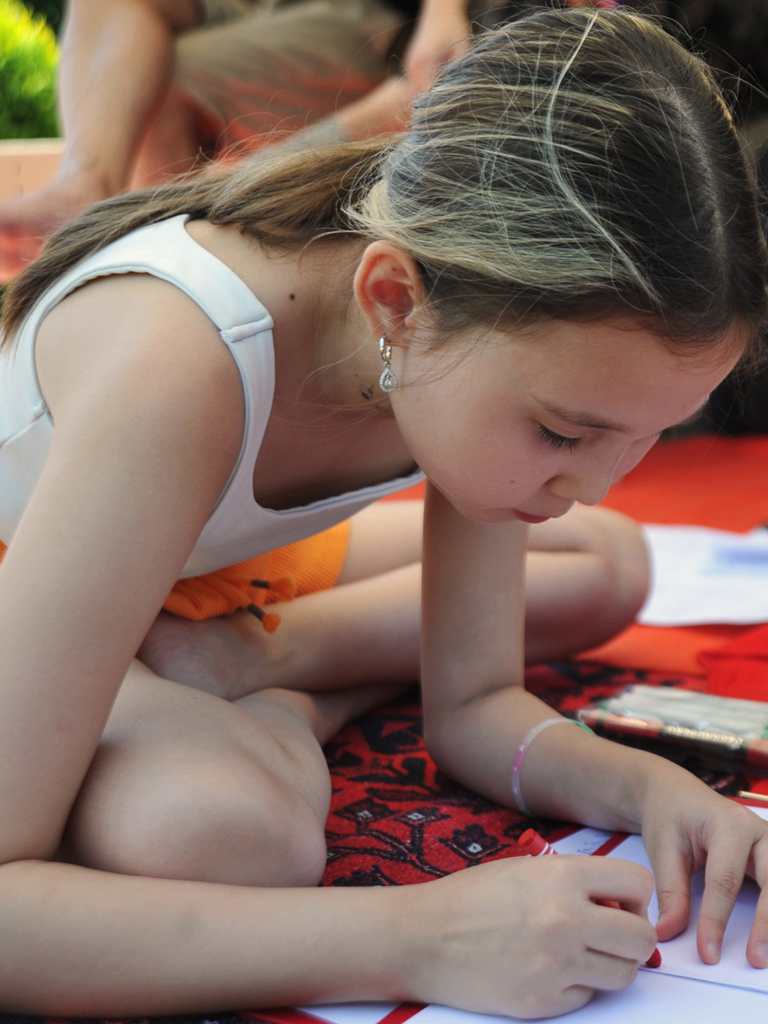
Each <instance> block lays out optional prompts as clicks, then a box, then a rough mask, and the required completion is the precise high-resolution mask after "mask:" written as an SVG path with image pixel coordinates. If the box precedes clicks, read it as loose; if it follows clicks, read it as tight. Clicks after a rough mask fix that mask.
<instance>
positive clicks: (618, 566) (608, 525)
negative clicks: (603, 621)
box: [599, 509, 651, 625]
mask: <svg viewBox="0 0 768 1024" xmlns="http://www.w3.org/2000/svg"><path fill="white" fill-rule="evenodd" d="M601 511H602V512H603V513H605V516H604V519H603V527H604V530H605V532H604V534H603V537H602V538H601V550H600V552H599V554H600V555H601V557H602V558H603V560H604V562H605V567H606V576H607V578H608V588H607V589H608V591H609V594H608V600H609V602H610V607H612V608H613V610H614V614H615V615H616V616H617V617H620V618H621V619H622V620H624V622H625V624H626V625H629V623H630V622H633V621H634V619H635V618H636V617H637V614H638V613H639V611H640V609H641V608H642V607H643V605H644V604H645V601H646V598H647V597H648V591H649V588H650V585H651V562H650V553H649V551H648V545H647V544H646V541H645V537H644V535H643V530H642V527H641V526H640V524H639V523H636V522H635V521H634V520H632V519H629V518H628V517H627V516H624V515H621V513H619V512H613V511H611V510H610V509H601Z"/></svg>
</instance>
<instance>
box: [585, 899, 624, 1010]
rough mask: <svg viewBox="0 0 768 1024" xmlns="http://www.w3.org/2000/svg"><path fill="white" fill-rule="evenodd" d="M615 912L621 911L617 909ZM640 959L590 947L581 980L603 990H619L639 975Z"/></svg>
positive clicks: (591, 986)
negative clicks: (615, 954) (598, 950)
mask: <svg viewBox="0 0 768 1024" xmlns="http://www.w3.org/2000/svg"><path fill="white" fill-rule="evenodd" d="M614 913H615V914H618V913H621V911H618V910H615V911H614ZM637 969H638V961H637V960H635V959H628V958H624V957H620V956H612V955H611V954H610V953H603V952H597V951H595V950H593V949H588V950H587V953H586V960H585V963H584V968H583V972H580V973H581V977H580V979H579V980H580V981H581V982H582V984H585V985H588V986H589V987H590V988H596V989H600V990H602V991H603V992H617V991H618V990H619V989H622V988H626V987H627V985H631V984H632V982H633V981H634V980H635V978H636V977H637Z"/></svg>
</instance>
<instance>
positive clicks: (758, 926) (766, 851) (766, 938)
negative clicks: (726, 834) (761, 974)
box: [747, 837, 768, 968]
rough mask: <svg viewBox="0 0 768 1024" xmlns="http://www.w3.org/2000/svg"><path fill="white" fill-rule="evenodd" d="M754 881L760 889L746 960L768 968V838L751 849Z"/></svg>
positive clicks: (753, 964) (755, 965)
mask: <svg viewBox="0 0 768 1024" xmlns="http://www.w3.org/2000/svg"><path fill="white" fill-rule="evenodd" d="M752 857H753V862H754V876H755V881H756V882H757V884H758V885H759V886H760V888H761V890H762V891H761V893H760V899H759V900H758V901H757V909H756V911H755V920H754V921H753V923H752V929H751V931H750V933H749V941H748V942H747V960H748V961H749V963H750V964H751V965H752V966H753V967H760V968H763V967H768V838H765V837H764V838H763V839H761V840H760V841H759V842H758V843H756V844H755V846H754V847H753V848H752Z"/></svg>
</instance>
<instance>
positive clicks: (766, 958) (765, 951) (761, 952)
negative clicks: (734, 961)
mask: <svg viewBox="0 0 768 1024" xmlns="http://www.w3.org/2000/svg"><path fill="white" fill-rule="evenodd" d="M755 952H756V953H757V955H758V956H759V957H760V959H761V960H762V961H763V966H764V967H768V942H758V944H757V948H756V949H755Z"/></svg>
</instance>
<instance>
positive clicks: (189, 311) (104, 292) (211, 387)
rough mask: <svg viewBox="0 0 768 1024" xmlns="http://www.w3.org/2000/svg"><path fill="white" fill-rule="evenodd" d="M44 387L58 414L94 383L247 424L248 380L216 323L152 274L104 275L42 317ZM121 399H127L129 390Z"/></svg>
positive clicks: (39, 345) (39, 351)
mask: <svg viewBox="0 0 768 1024" xmlns="http://www.w3.org/2000/svg"><path fill="white" fill-rule="evenodd" d="M35 360H36V365H37V373H38V378H39V382H40V387H41V390H42V393H43V396H44V398H45V400H46V403H47V405H48V407H49V408H50V410H51V413H52V415H53V418H54V420H57V419H58V418H59V415H60V414H61V413H63V412H65V411H66V409H67V408H68V407H69V406H70V405H71V404H72V403H74V404H78V398H79V396H83V397H84V396H85V395H87V394H91V395H92V394H93V389H94V388H96V389H100V390H102V391H103V392H107V393H109V392H115V393H116V394H119V393H121V392H124V391H125V390H126V389H131V391H132V394H134V395H135V398H136V401H137V403H138V404H139V405H140V404H143V403H144V402H145V401H146V400H148V399H149V400H151V397H152V396H153V395H155V396H156V397H159V396H161V397H162V398H163V399H164V401H165V402H166V403H167V404H168V405H169V406H170V407H171V408H172V407H173V405H174V403H183V404H184V405H185V406H186V407H187V408H189V406H190V405H192V406H195V407H198V408H200V410H201V412H203V411H205V412H207V413H209V414H214V415H215V414H217V413H219V412H220V414H221V415H222V416H223V417H224V418H225V419H226V418H232V419H233V426H235V427H236V429H238V430H240V431H241V430H242V422H243V410H242V407H243V394H242V384H241V381H240V376H239V372H238V369H237V366H236V364H235V361H234V360H233V358H232V356H231V354H230V353H229V351H228V349H227V347H226V346H225V345H224V343H223V342H222V340H221V337H220V335H219V332H218V330H217V328H216V326H215V324H214V323H213V322H212V321H211V320H210V319H209V317H208V316H207V315H206V314H205V313H204V312H203V310H202V309H201V308H200V307H199V306H198V305H197V303H196V302H194V300H192V299H191V298H190V297H189V296H188V295H186V294H185V293H184V292H182V291H181V289H179V288H177V287H176V286H175V285H173V284H170V283H168V282H166V281H163V280H161V279H159V278H156V277H153V276H151V275H149V274H120V275H114V276H110V277H104V278H98V279H96V280H94V281H91V282H88V283H87V284H85V285H83V286H82V287H80V288H78V289H77V290H76V291H74V292H72V293H71V294H70V295H68V296H67V297H66V298H65V299H63V300H62V301H61V302H60V303H59V304H58V305H57V306H55V307H54V308H53V309H52V310H51V311H50V313H48V314H47V315H46V317H45V318H44V320H43V321H42V323H41V325H40V327H39V330H38V333H37V338H36V343H35ZM122 397H125V396H124V395H122Z"/></svg>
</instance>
